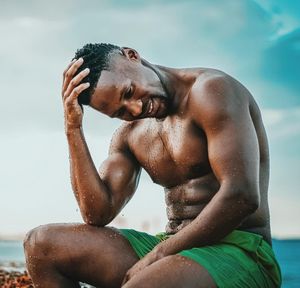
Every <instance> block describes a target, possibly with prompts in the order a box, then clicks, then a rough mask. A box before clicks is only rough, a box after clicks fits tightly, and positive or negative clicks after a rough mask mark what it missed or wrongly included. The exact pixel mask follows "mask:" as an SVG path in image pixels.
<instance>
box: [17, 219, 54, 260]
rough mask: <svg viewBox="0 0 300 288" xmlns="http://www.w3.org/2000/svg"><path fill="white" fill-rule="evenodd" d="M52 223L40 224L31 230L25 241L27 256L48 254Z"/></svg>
mask: <svg viewBox="0 0 300 288" xmlns="http://www.w3.org/2000/svg"><path fill="white" fill-rule="evenodd" d="M51 230H52V227H51V225H43V226H38V227H36V228H34V229H32V230H30V231H29V232H28V233H27V234H26V236H25V238H24V241H23V247H24V252H25V256H26V257H28V256H41V255H43V256H47V254H48V252H49V249H50V247H51V245H49V244H50V241H51V237H50V236H51Z"/></svg>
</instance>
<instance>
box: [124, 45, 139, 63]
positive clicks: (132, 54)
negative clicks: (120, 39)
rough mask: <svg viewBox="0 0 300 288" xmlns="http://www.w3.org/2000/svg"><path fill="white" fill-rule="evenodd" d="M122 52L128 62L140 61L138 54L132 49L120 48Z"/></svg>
mask: <svg viewBox="0 0 300 288" xmlns="http://www.w3.org/2000/svg"><path fill="white" fill-rule="evenodd" d="M121 49H122V52H123V54H124V56H125V57H126V58H128V59H129V60H136V61H139V62H140V61H141V57H140V54H139V53H138V52H137V51H136V50H134V49H132V48H128V47H122V48H121Z"/></svg>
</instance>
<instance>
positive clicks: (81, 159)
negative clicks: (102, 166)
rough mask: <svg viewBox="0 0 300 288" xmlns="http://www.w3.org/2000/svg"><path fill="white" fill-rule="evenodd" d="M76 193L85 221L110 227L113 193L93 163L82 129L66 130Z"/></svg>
mask: <svg viewBox="0 0 300 288" xmlns="http://www.w3.org/2000/svg"><path fill="white" fill-rule="evenodd" d="M66 135H67V140H68V145H69V155H70V173H71V182H72V187H73V191H74V194H75V197H76V200H77V202H78V205H79V208H80V211H81V214H82V216H83V218H84V220H85V222H87V223H89V224H94V225H101V226H102V225H103V226H104V225H106V224H107V223H108V222H109V221H110V218H111V216H110V211H109V207H110V206H111V205H110V193H109V190H108V188H107V187H106V185H105V184H104V182H103V181H102V180H101V178H100V176H99V173H98V171H97V169H96V167H95V164H94V162H93V160H92V157H91V154H90V152H89V149H88V146H87V144H86V141H85V139H84V135H83V131H82V129H81V128H72V129H66Z"/></svg>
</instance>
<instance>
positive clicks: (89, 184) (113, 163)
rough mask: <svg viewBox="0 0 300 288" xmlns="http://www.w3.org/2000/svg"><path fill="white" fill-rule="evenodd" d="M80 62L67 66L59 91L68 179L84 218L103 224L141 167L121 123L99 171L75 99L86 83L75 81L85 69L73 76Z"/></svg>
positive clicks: (121, 204)
mask: <svg viewBox="0 0 300 288" xmlns="http://www.w3.org/2000/svg"><path fill="white" fill-rule="evenodd" d="M81 64H82V61H80V60H79V61H76V62H73V63H71V65H70V66H69V67H68V68H67V69H66V71H65V73H64V84H63V93H62V94H63V102H64V113H65V130H66V135H67V140H68V144H69V154H70V170H71V182H72V187H73V191H74V194H75V197H76V199H77V202H78V205H79V208H80V212H81V215H82V217H83V219H84V221H85V222H86V223H87V224H91V225H96V226H105V225H106V224H108V223H109V222H111V221H112V220H113V219H114V217H115V216H116V215H117V214H118V213H119V212H120V210H121V209H122V207H124V205H125V204H126V203H127V202H128V201H129V199H130V198H131V196H132V195H133V193H134V192H135V189H136V186H137V182H138V179H139V175H140V167H139V165H138V163H137V162H136V161H135V159H134V157H133V155H132V154H131V153H130V151H129V149H128V146H127V142H126V138H127V137H126V135H127V133H128V128H126V127H125V126H123V128H121V129H119V130H118V131H117V132H116V133H115V135H114V137H113V140H112V144H111V148H110V152H109V156H108V158H107V160H106V161H105V162H104V163H103V164H102V166H101V169H100V171H99V173H98V171H97V169H96V167H95V165H94V162H93V160H92V157H91V154H90V152H89V149H88V146H87V144H86V141H85V139H84V134H83V130H82V116H83V111H82V109H81V107H80V106H79V104H78V101H77V97H78V95H79V94H80V92H81V91H83V90H84V89H86V88H87V87H88V86H87V85H86V84H80V85H78V84H79V83H80V81H81V80H82V79H83V78H84V77H85V76H86V75H87V73H88V71H86V70H83V71H82V72H80V73H79V74H78V75H77V76H76V77H74V78H73V75H74V74H75V72H76V71H77V69H78V67H79V66H80V65H81Z"/></svg>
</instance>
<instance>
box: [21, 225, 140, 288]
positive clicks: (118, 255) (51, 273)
mask: <svg viewBox="0 0 300 288" xmlns="http://www.w3.org/2000/svg"><path fill="white" fill-rule="evenodd" d="M24 249H25V255H26V264H27V268H28V271H29V274H30V276H31V277H32V280H33V282H34V285H35V287H47V288H52V287H64V288H67V287H79V284H78V282H79V281H82V282H85V283H88V284H91V285H95V286H98V287H103V288H104V287H120V285H121V283H122V280H123V277H124V275H125V273H126V272H127V270H128V269H129V268H130V267H132V265H134V264H135V263H136V262H137V261H138V257H137V255H136V253H135V252H134V251H133V249H132V248H131V246H130V244H129V243H128V241H127V240H126V239H125V238H124V237H123V236H122V235H121V234H120V233H118V232H117V230H115V229H113V228H109V227H93V226H90V225H85V224H51V225H45V226H40V227H37V228H35V229H33V230H32V231H30V232H29V233H28V234H27V237H26V239H25V241H24Z"/></svg>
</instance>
